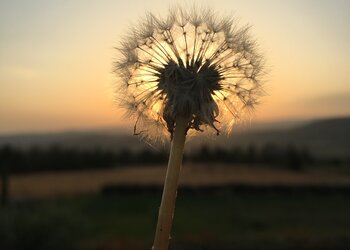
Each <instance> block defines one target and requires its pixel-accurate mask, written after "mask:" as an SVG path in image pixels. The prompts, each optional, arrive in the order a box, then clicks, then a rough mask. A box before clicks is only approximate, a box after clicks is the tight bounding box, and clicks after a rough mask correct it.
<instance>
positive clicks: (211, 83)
mask: <svg viewBox="0 0 350 250" xmlns="http://www.w3.org/2000/svg"><path fill="white" fill-rule="evenodd" d="M117 50H118V51H119V59H118V60H117V61H116V62H115V72H116V73H117V74H118V75H119V76H121V79H122V80H121V81H120V83H121V86H120V89H121V91H120V92H121V94H122V98H121V102H120V104H121V105H122V106H123V107H125V108H126V109H127V110H128V115H130V116H133V117H135V121H136V124H135V126H136V130H142V131H144V132H143V133H145V134H143V133H141V134H143V135H144V136H146V137H152V136H153V134H154V133H152V131H154V128H157V130H156V134H157V135H158V137H159V136H160V137H164V136H166V134H168V133H170V135H171V136H172V134H173V132H174V128H175V126H176V125H175V124H176V122H175V121H176V118H177V117H184V118H186V119H188V125H187V128H186V129H187V130H190V129H193V130H196V131H203V130H205V127H211V128H212V129H213V131H215V132H216V133H217V134H218V133H219V132H220V131H230V130H231V128H232V125H233V124H235V123H236V122H237V121H238V120H239V119H241V118H242V117H244V115H245V114H246V113H247V112H245V111H246V110H247V109H248V110H249V111H251V110H252V109H253V107H254V105H252V104H255V103H257V100H258V98H259V96H261V94H262V93H263V91H262V84H261V77H262V75H263V73H264V72H263V69H264V60H263V58H262V56H261V55H260V54H259V53H258V52H257V49H256V43H255V41H254V40H252V39H251V38H250V36H249V27H247V26H244V27H243V28H238V27H237V24H236V23H235V22H234V19H232V18H218V16H217V15H215V13H213V12H211V11H202V12H201V13H200V12H198V11H195V10H192V11H189V12H188V11H185V10H184V9H181V8H178V9H176V10H172V11H171V12H170V14H169V16H168V17H167V18H160V17H156V16H155V15H153V14H147V15H146V18H145V19H144V20H142V21H141V22H140V24H139V25H138V26H137V28H135V29H133V30H132V31H131V32H130V34H127V36H126V37H125V39H123V41H122V42H121V43H120V46H119V47H118V48H117ZM237 86H239V87H237ZM242 90H244V91H242ZM248 93H251V94H248ZM249 113H250V112H248V114H249ZM155 123H157V126H155ZM139 128H140V129H139Z"/></svg>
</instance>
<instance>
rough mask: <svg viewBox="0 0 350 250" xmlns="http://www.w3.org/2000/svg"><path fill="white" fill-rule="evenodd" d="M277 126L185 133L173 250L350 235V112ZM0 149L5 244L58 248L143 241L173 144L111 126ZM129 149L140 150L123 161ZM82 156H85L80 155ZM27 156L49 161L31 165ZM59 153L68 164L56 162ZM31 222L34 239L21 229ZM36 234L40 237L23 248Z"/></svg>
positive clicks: (12, 142) (298, 243) (325, 240)
mask: <svg viewBox="0 0 350 250" xmlns="http://www.w3.org/2000/svg"><path fill="white" fill-rule="evenodd" d="M281 127H282V126H280V125H278V126H274V125H269V126H258V127H254V128H253V127H248V128H244V127H243V126H242V127H240V128H238V129H237V131H236V133H234V134H233V135H232V136H231V137H228V138H226V137H224V136H219V137H217V138H215V140H214V141H213V142H210V144H209V143H208V141H199V140H196V139H192V140H191V141H190V142H189V143H188V145H190V147H188V149H189V150H188V151H187V153H186V157H185V163H184V165H183V171H182V174H181V181H180V190H179V193H180V194H181V195H180V197H179V200H178V205H177V211H179V212H178V214H177V215H176V218H177V219H176V222H175V225H174V235H173V238H174V239H173V241H172V244H173V248H172V249H180V250H182V249H191V250H192V249H213V250H214V249H215V250H217V249H221V250H229V249H232V247H235V248H236V249H266V248H265V246H266V245H268V246H269V249H296V248H297V249H329V250H334V249H347V248H348V247H349V246H350V241H349V239H350V235H349V232H350V231H349V230H348V228H349V226H350V217H349V213H348V212H347V211H348V210H349V209H350V203H349V202H348V201H349V199H348V198H349V194H350V162H349V160H350V159H349V155H350V144H349V140H348V138H350V137H349V135H350V130H349V128H350V119H349V118H336V119H323V120H316V121H311V122H303V123H296V124H289V125H288V126H285V127H283V128H282V129H278V128H281ZM252 145H254V147H252ZM291 145H292V146H293V147H291ZM0 148H2V150H3V151H1V152H2V156H3V157H4V156H6V154H5V155H4V154H3V153H4V152H7V151H6V148H9V149H11V148H12V151H10V152H13V154H15V155H16V154H17V155H18V156H17V157H15V158H17V160H16V161H14V159H15V158H13V156H12V159H13V160H12V161H8V164H15V165H13V167H14V168H13V171H14V172H13V173H11V167H10V168H6V169H7V170H6V173H7V176H8V177H7V178H6V179H2V182H3V181H4V180H6V183H8V184H7V185H8V186H7V198H6V199H7V201H6V203H7V205H6V206H4V207H3V209H2V215H1V216H0V221H1V223H0V224H1V226H0V239H1V238H3V239H6V240H3V241H2V243H0V246H2V248H4V249H9V250H12V249H13V250H17V249H43V250H44V249H48V248H50V249H61V248H60V247H53V245H55V244H57V243H56V242H58V241H59V242H60V245H61V246H64V248H65V249H89V250H97V249H99V250H109V249H110V250H112V249H120V250H138V249H148V247H149V246H150V244H151V239H152V231H153V230H154V227H155V218H156V217H155V216H156V213H157V208H158V206H159V199H160V194H161V187H162V185H163V180H164V175H165V171H166V168H165V166H166V153H163V152H166V150H167V146H166V145H165V146H160V147H157V148H153V147H150V146H149V145H148V144H146V143H144V142H142V141H139V139H138V138H137V137H135V136H131V135H125V134H121V132H118V131H115V130H114V129H108V130H97V131H93V132H89V131H83V132H66V133H54V134H34V135H33V134H20V135H3V136H1V137H0ZM253 149H254V151H252V150H253ZM266 149H269V150H268V151H266ZM282 149H286V150H287V151H286V153H287V154H286V155H283V152H284V151H283V150H282ZM288 149H289V151H288ZM299 149H300V150H301V151H298V150H299ZM305 149H307V151H305ZM16 150H17V151H16ZM65 150H66V151H65ZM96 150H97V151H96ZM281 150H282V151H281ZM290 150H292V151H290ZM79 152H80V153H79ZM288 152H289V153H288ZM293 152H294V153H293ZM298 152H299V153H300V155H298V154H296V153H298ZM305 152H308V153H307V155H306V156H305V155H304V154H305ZM33 154H35V155H36V156H35V155H33ZM77 154H78V155H77ZM125 154H129V156H128V157H136V158H140V159H139V160H135V159H134V160H130V161H125V160H124V161H123V162H118V161H119V160H118V159H121V158H119V157H120V156H121V157H123V158H125V157H126V155H125ZM163 154H165V156H163ZM275 154H277V155H275ZM280 154H282V155H280ZM147 155H148V156H147ZM152 155H153V156H152ZM78 156H79V157H83V158H84V157H88V158H87V159H88V161H82V160H79V161H77V158H76V157H78ZM146 156H147V157H146ZM18 157H19V158H18ZM38 157H39V158H38ZM45 157H46V158H47V162H48V163H45V162H46V161H45ZM53 157H54V158H53ZM62 157H63V158H62ZM106 157H107V158H106ZM145 157H146V158H145ZM152 157H155V158H152ZM247 157H248V158H247ZM266 157H268V158H266ZM281 157H282V158H281ZM284 157H287V158H284ZM296 157H297V158H296ZM300 157H301V158H300ZM305 157H307V158H305ZM310 157H312V158H310ZM20 158H22V160H21V161H18V159H20ZM309 158H310V159H309ZM2 159H5V158H2ZM8 159H11V158H8ZM25 159H28V160H30V162H32V163H31V164H33V163H34V162H38V164H43V165H42V167H40V168H36V167H35V166H31V165H30V164H29V165H28V162H26V161H25ZM40 159H41V160H40ZM89 159H90V160H89ZM103 159H105V160H106V159H107V161H104V160H103ZM108 159H110V160H108ZM152 159H153V160H152ZM28 160H27V161H28ZM43 160H44V161H43ZM62 160H63V161H62ZM91 161H92V162H95V163H96V164H95V165H94V164H92V165H91V164H90V162H91ZM11 162H13V163H11ZM21 162H22V163H21ZM60 162H62V164H67V165H66V166H62V167H60V166H57V164H56V163H58V164H61V163H60ZM84 162H87V163H89V164H88V165H84V164H85V163H84ZM18 164H22V167H21V166H18ZM23 164H24V165H23ZM77 164H79V165H77ZM296 164H297V165H296ZM2 166H5V165H2ZM10 166H11V165H10ZM24 166H27V168H28V169H26V168H24ZM33 171H34V172H33ZM3 173H5V172H3ZM3 187H4V186H3ZM203 218H205V219H203ZM19 219H20V220H22V222H21V226H18V225H17V224H16V221H17V220H19ZM8 228H10V231H8ZM35 228H36V229H35ZM77 228H79V230H78V231H77ZM28 230H30V231H31V233H30V235H31V237H30V238H26V237H24V235H25V234H26V233H27V232H28ZM33 230H36V231H33ZM57 230H61V231H57ZM42 234H46V235H47V236H46V238H47V239H49V240H45V241H43V239H41V237H40V235H42ZM33 240H34V241H35V242H37V243H36V244H35V245H33V248H31V247H29V248H27V246H31V244H32V243H31V242H32V241H33ZM1 244H2V245H1ZM47 244H49V245H47ZM24 246H26V248H25V247H24ZM34 246H35V247H34ZM174 246H176V248H174Z"/></svg>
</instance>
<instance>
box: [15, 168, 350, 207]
mask: <svg viewBox="0 0 350 250" xmlns="http://www.w3.org/2000/svg"><path fill="white" fill-rule="evenodd" d="M164 175H165V166H154V167H129V168H118V169H101V170H81V171H66V172H49V173H34V174H25V175H13V176H11V177H10V187H9V190H10V196H11V199H14V200H22V199H32V198H52V197H67V196H76V195H80V194H96V193H99V192H100V191H101V190H102V189H103V188H104V187H106V186H113V185H118V186H120V185H127V186H131V185H137V186H143V185H156V186H161V185H162V184H163V180H164ZM231 184H242V185H253V186H268V185H270V186H276V185H277V186H292V187H293V186H305V185H306V186H309V185H315V186H331V187H337V186H350V174H343V173H337V172H335V171H332V172H329V171H326V170H322V169H321V170H320V169H319V170H305V171H292V170H287V169H285V168H284V169H283V168H281V169H279V168H276V167H275V168H273V169H272V168H267V167H261V166H260V167H258V166H257V167H254V166H236V165H234V166H231V165H215V166H214V165H210V164H207V165H193V164H192V165H189V164H187V165H186V164H185V165H184V167H183V169H182V173H181V180H180V186H190V187H193V186H194V187H200V186H224V185H231Z"/></svg>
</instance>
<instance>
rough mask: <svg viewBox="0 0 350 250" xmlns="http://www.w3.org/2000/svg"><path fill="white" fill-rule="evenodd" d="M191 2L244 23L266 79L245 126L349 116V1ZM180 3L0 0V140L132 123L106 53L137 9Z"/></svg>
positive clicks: (158, 9)
mask: <svg viewBox="0 0 350 250" xmlns="http://www.w3.org/2000/svg"><path fill="white" fill-rule="evenodd" d="M192 2H194V3H197V4H199V5H202V6H209V7H211V8H213V9H215V10H216V11H218V12H219V13H223V14H232V15H233V16H235V17H237V18H238V19H239V20H240V23H241V24H242V25H244V24H247V23H248V24H250V25H252V31H251V33H252V35H253V37H255V38H256V39H257V40H258V43H259V46H260V49H261V52H262V53H263V54H264V56H265V58H266V60H267V65H268V72H269V73H268V75H267V77H266V82H265V90H266V93H267V95H266V96H265V97H264V98H263V99H262V101H261V104H260V106H259V107H258V108H257V110H256V113H255V115H254V117H253V119H252V122H273V121H288V120H300V119H314V118H322V117H337V116H347V115H350V74H349V69H350V60H349V58H350V15H349V13H350V1H347V0H336V1H332V0H328V1H326V0H308V1H304V0H284V1H280V0H270V1H260V0H255V1H253V0H245V1H243V0H242V1H233V0H216V1H215V3H213V1H192ZM184 3H185V1H166V0H147V1H144V0H143V1H141V0H140V1H139V0H137V1H136V0H128V1H121V0H101V1H92V0H75V1H68V0H66V1H65V0H60V1H58V0H51V1H46V0H32V1H26V0H22V1H19V0H8V1H4V0H0V134H12V133H23V132H49V131H64V130H78V129H92V128H99V127H111V126H128V125H130V124H132V123H131V121H129V120H127V119H125V118H123V117H122V113H123V112H122V111H121V110H120V109H118V107H117V105H116V102H115V96H114V91H115V84H116V81H117V78H116V76H115V75H114V74H113V73H112V63H113V61H114V60H116V56H117V54H116V51H115V49H113V47H115V46H117V45H118V42H119V41H120V39H121V37H122V36H123V34H125V33H126V32H128V30H129V29H130V27H131V26H132V24H133V23H136V22H137V20H138V19H139V18H140V17H142V16H144V13H145V11H151V12H153V13H156V14H158V13H166V11H167V9H168V8H169V7H170V6H173V5H174V4H180V5H183V4H184ZM187 6H188V4H187Z"/></svg>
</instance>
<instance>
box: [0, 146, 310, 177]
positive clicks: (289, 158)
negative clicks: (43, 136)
mask: <svg viewBox="0 0 350 250" xmlns="http://www.w3.org/2000/svg"><path fill="white" fill-rule="evenodd" d="M167 159H168V153H167V151H165V150H162V151H155V150H151V149H149V148H145V149H142V150H139V151H132V150H129V149H127V148H125V149H122V150H120V151H119V152H113V151H108V150H102V149H99V148H96V149H91V150H80V149H77V148H64V147H61V146H58V145H54V146H51V147H48V148H38V147H33V148H30V149H28V150H23V149H20V148H16V147H13V146H10V145H5V146H2V147H0V168H2V169H7V170H6V171H10V172H11V173H31V172H39V171H57V170H80V169H95V168H112V167H123V166H130V165H138V166H148V165H155V164H166V162H167ZM184 161H185V162H198V163H202V162H207V163H227V164H230V163H247V164H269V165H271V164H283V165H284V166H287V167H290V168H292V169H295V170H298V169H300V168H302V166H303V165H306V164H311V163H313V162H314V161H315V159H314V157H313V156H312V155H311V154H310V152H309V151H308V149H307V148H302V149H300V148H297V147H295V146H293V145H289V146H285V147H281V146H276V145H273V144H267V145H265V146H262V147H256V146H254V145H250V146H248V147H233V148H231V149H229V148H221V147H215V148H210V147H208V146H206V145H204V146H202V147H200V148H199V149H198V150H194V151H193V152H191V153H187V154H185V158H184Z"/></svg>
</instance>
